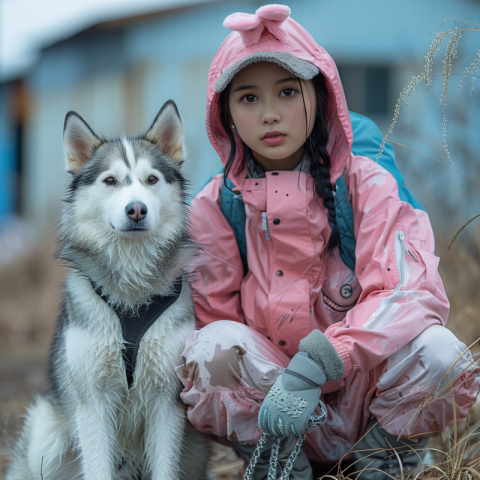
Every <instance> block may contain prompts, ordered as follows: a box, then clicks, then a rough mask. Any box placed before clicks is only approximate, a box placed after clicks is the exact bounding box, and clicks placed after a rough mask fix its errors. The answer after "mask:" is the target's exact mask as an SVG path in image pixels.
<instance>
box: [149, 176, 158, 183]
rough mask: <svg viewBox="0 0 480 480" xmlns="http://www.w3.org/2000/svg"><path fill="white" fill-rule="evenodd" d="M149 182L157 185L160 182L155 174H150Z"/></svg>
mask: <svg viewBox="0 0 480 480" xmlns="http://www.w3.org/2000/svg"><path fill="white" fill-rule="evenodd" d="M147 182H148V183H149V184H150V185H155V184H156V183H157V182H158V178H157V177H156V176H155V175H150V176H149V177H148V178H147Z"/></svg>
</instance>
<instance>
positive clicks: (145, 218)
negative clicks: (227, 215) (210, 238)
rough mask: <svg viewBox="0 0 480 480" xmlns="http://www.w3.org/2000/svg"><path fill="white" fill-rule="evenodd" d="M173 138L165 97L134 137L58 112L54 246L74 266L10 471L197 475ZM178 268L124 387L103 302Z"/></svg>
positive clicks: (116, 326) (147, 289)
mask: <svg viewBox="0 0 480 480" xmlns="http://www.w3.org/2000/svg"><path fill="white" fill-rule="evenodd" d="M182 143H183V131H182V124H181V121H180V117H179V115H178V111H177V109H176V106H175V104H174V103H173V102H172V101H169V102H167V103H166V104H165V105H164V106H163V107H162V109H161V110H160V112H159V114H158V115H157V117H156V119H155V121H154V122H153V124H152V126H151V127H150V129H149V130H148V131H147V133H146V134H145V135H143V136H139V137H135V138H119V139H110V140H107V139H105V138H101V137H99V136H97V135H96V134H95V133H94V132H93V131H92V130H91V128H90V127H89V126H88V125H87V124H86V123H85V121H84V120H83V119H82V118H81V117H80V116H79V115H78V114H76V113H74V112H69V113H68V114H67V117H66V119H65V128H64V147H65V152H66V159H67V170H68V171H69V172H70V173H71V174H72V180H71V182H70V186H69V189H68V193H67V198H66V200H65V208H64V212H63V216H62V220H61V222H60V235H59V243H58V249H57V254H56V256H57V258H59V259H60V260H61V261H62V262H63V263H65V264H66V265H68V266H69V267H70V268H71V273H70V275H69V276H68V278H67V279H66V281H65V288H64V295H63V302H62V307H61V313H60V315H59V318H58V325H57V330H56V333H55V337H54V340H53V344H52V350H51V355H50V372H49V373H50V381H51V390H50V391H49V393H48V394H47V395H42V396H37V398H36V401H35V403H34V404H33V405H32V406H30V408H29V410H28V413H27V416H26V420H25V424H24V427H23V431H22V433H21V437H20V439H19V441H18V442H17V445H16V448H15V452H14V460H13V462H12V464H11V465H10V468H9V470H8V474H7V479H8V480H27V479H33V478H40V472H41V470H42V474H43V478H45V479H48V480H57V479H65V480H66V479H68V480H71V479H73V478H83V479H85V480H110V479H112V480H113V479H117V478H125V479H127V478H130V479H135V480H136V479H139V478H141V479H151V480H159V479H165V480H167V479H168V480H172V479H179V478H189V479H201V478H204V475H205V472H206V463H207V462H208V440H206V438H205V437H202V436H201V434H200V433H199V432H197V431H196V430H195V429H194V428H192V427H191V425H189V424H188V422H187V420H186V415H185V406H184V405H183V404H182V403H181V401H180V400H179V391H180V382H179V380H178V378H177V377H176V375H175V372H174V368H175V366H177V365H179V364H180V363H181V358H180V354H181V352H182V350H183V348H184V346H185V340H186V337H187V336H188V334H189V333H190V332H191V331H192V330H193V329H194V328H195V327H194V311H193V303H192V299H191V292H190V288H189V285H188V281H187V278H186V276H185V273H184V267H185V265H186V263H188V261H189V260H190V259H191V257H192V255H193V254H194V245H193V243H192V242H191V240H190V237H189V234H188V205H187V203H186V193H185V180H184V177H183V175H182V173H181V165H182V161H183V148H182ZM178 278H181V279H182V290H181V293H180V296H179V297H178V299H177V300H176V301H175V302H174V303H173V304H172V305H171V306H170V307H168V308H167V309H166V310H165V312H164V313H163V314H161V315H160V317H159V318H158V319H157V320H156V321H155V322H154V323H153V325H152V326H151V327H150V328H149V329H148V330H147V331H146V333H145V335H144V336H143V338H142V340H141V343H140V345H139V349H138V355H137V360H136V368H135V372H134V376H133V385H132V386H131V388H130V389H129V388H128V384H127V379H126V375H125V365H124V357H123V350H124V348H125V342H124V338H123V336H122V328H121V325H120V321H119V318H118V317H117V315H116V313H115V311H114V309H113V308H112V306H114V307H116V309H117V311H118V310H119V309H120V310H123V311H125V312H131V314H132V315H135V312H137V311H138V309H139V308H140V307H141V306H142V305H143V304H146V303H147V304H148V302H150V301H152V300H151V299H152V296H154V295H167V294H169V293H171V290H172V285H173V284H174V282H175V280H176V279H178ZM99 288H101V291H102V293H103V295H104V297H105V298H106V299H107V300H108V302H107V301H105V300H104V299H102V298H101V297H100V296H99V294H98V293H97V292H96V291H95V289H99ZM189 465H191V466H192V467H193V468H190V467H189Z"/></svg>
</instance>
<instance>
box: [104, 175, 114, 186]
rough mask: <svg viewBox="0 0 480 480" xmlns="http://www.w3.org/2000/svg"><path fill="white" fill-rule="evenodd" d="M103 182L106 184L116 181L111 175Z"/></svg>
mask: <svg viewBox="0 0 480 480" xmlns="http://www.w3.org/2000/svg"><path fill="white" fill-rule="evenodd" d="M103 183H106V184H107V185H115V183H116V181H115V178H113V177H107V178H106V179H105V180H104V181H103Z"/></svg>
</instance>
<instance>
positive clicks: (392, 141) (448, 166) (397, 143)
mask: <svg viewBox="0 0 480 480" xmlns="http://www.w3.org/2000/svg"><path fill="white" fill-rule="evenodd" d="M388 141H389V142H390V143H393V144H395V145H399V146H400V147H405V148H408V149H409V150H412V151H413V152H416V153H419V154H420V155H423V156H424V157H427V158H430V159H432V160H434V161H435V162H437V163H439V164H440V165H443V166H444V167H447V168H449V169H450V170H453V171H454V172H456V173H458V174H459V175H462V177H465V178H466V179H468V180H470V181H471V182H473V183H476V184H477V185H480V183H479V182H477V181H476V180H474V179H473V178H471V177H469V176H468V175H465V174H464V173H462V172H460V171H459V170H456V169H455V168H453V167H451V166H450V165H447V164H446V163H443V162H442V161H441V160H438V159H437V158H435V157H431V156H430V155H427V154H426V153H423V152H421V151H420V150H417V149H415V148H412V147H409V146H408V145H405V144H403V143H400V142H396V141H395V140H390V139H388Z"/></svg>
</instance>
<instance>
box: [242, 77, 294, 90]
mask: <svg viewBox="0 0 480 480" xmlns="http://www.w3.org/2000/svg"><path fill="white" fill-rule="evenodd" d="M296 80H298V78H297V77H286V78H282V79H280V80H277V81H276V82H275V85H279V84H281V83H287V82H292V81H296ZM253 88H258V87H257V86H256V85H242V86H241V87H237V88H236V89H235V90H234V91H233V93H235V92H240V91H242V90H250V89H253Z"/></svg>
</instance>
